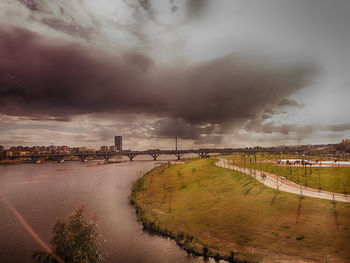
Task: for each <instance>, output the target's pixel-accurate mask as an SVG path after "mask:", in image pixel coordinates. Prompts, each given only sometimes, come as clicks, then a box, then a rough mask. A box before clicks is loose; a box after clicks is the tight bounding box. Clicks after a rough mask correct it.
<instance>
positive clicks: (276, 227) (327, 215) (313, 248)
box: [130, 159, 350, 262]
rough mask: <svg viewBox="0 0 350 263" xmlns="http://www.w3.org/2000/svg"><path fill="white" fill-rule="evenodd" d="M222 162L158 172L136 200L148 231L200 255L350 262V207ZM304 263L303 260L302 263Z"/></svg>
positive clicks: (139, 185) (140, 184)
mask: <svg viewBox="0 0 350 263" xmlns="http://www.w3.org/2000/svg"><path fill="white" fill-rule="evenodd" d="M214 164H215V160H213V159H201V160H196V161H191V162H188V163H185V164H178V165H171V166H170V167H168V166H164V167H158V168H156V169H154V170H152V171H151V172H149V173H148V174H146V175H145V176H143V177H142V178H140V179H139V180H138V181H137V182H136V183H135V184H134V187H133V193H132V195H131V197H130V199H131V202H132V203H134V204H135V206H136V208H137V211H138V215H139V217H140V219H141V220H142V221H143V223H144V225H148V226H151V227H149V228H151V229H153V230H157V231H158V232H161V233H163V234H164V233H165V234H166V235H170V236H172V237H174V238H175V239H176V240H177V242H178V243H179V244H180V245H183V246H184V247H185V248H186V249H187V250H189V251H192V252H195V253H203V252H204V253H205V254H207V255H212V256H215V255H216V256H218V255H220V256H222V257H229V255H230V253H231V252H232V251H233V252H234V257H235V259H239V260H247V261H259V262H350V247H349V243H350V204H349V203H336V204H332V203H331V202H330V201H327V200H320V199H313V198H308V197H306V198H303V199H299V198H298V196H297V195H293V194H289V193H284V192H280V193H278V194H276V192H275V190H274V189H270V188H266V187H265V186H263V185H262V184H260V183H259V182H255V181H254V180H253V179H252V178H251V177H250V176H248V175H245V174H242V173H240V172H237V171H233V170H229V169H223V168H219V167H216V166H215V165H214ZM298 260H301V261H298Z"/></svg>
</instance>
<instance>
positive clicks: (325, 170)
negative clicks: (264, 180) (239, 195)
mask: <svg viewBox="0 0 350 263" xmlns="http://www.w3.org/2000/svg"><path fill="white" fill-rule="evenodd" d="M292 157H293V158H298V157H297V156H292ZM279 158H281V156H276V155H265V156H259V155H257V156H256V157H254V156H253V155H251V156H250V157H249V156H247V155H246V156H244V157H243V156H240V155H236V156H234V157H231V160H232V161H233V163H234V164H235V165H237V166H244V167H248V168H251V169H252V170H253V169H254V168H256V169H258V170H262V171H266V172H269V173H273V174H276V175H279V176H284V177H286V178H287V179H288V180H291V181H293V182H295V183H297V184H301V185H303V186H307V187H311V188H315V189H321V190H325V191H329V192H335V193H341V194H344V193H345V194H349V193H350V167H337V166H335V167H312V166H311V167H310V166H307V167H306V168H305V167H292V166H286V165H284V166H281V165H278V164H277V162H275V160H276V159H279ZM289 158H290V157H289Z"/></svg>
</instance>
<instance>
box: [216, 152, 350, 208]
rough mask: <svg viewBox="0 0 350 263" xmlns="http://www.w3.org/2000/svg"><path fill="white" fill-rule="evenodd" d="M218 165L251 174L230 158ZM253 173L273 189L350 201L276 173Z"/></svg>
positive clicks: (258, 171)
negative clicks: (231, 162) (230, 161)
mask: <svg viewBox="0 0 350 263" xmlns="http://www.w3.org/2000/svg"><path fill="white" fill-rule="evenodd" d="M216 166H219V167H223V168H228V169H232V170H236V171H240V172H242V173H245V174H250V169H249V168H241V167H238V166H234V165H232V164H230V163H229V160H227V159H224V158H220V161H218V162H217V163H216ZM252 173H253V175H252V176H253V177H255V178H256V180H258V181H259V182H261V183H262V184H264V185H266V186H268V187H270V188H273V189H277V188H278V189H279V190H280V191H283V192H288V193H292V194H297V195H303V196H309V197H314V198H320V199H327V200H335V201H339V202H350V197H349V196H346V195H343V194H338V193H332V192H327V191H319V190H317V189H314V188H310V187H305V186H301V185H299V184H296V183H294V182H292V181H289V180H286V179H283V180H281V178H280V177H279V176H277V175H275V174H271V173H268V172H264V171H260V170H256V172H255V176H254V170H252Z"/></svg>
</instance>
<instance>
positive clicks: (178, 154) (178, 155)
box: [175, 153, 184, 160]
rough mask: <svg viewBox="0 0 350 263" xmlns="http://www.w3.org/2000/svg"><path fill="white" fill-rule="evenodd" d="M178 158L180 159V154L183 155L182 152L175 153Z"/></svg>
mask: <svg viewBox="0 0 350 263" xmlns="http://www.w3.org/2000/svg"><path fill="white" fill-rule="evenodd" d="M175 155H176V157H177V159H178V160H181V156H182V155H184V154H183V153H175Z"/></svg>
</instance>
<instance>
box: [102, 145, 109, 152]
mask: <svg viewBox="0 0 350 263" xmlns="http://www.w3.org/2000/svg"><path fill="white" fill-rule="evenodd" d="M108 150H109V149H108V146H105V145H104V146H101V147H100V151H101V152H108Z"/></svg>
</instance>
